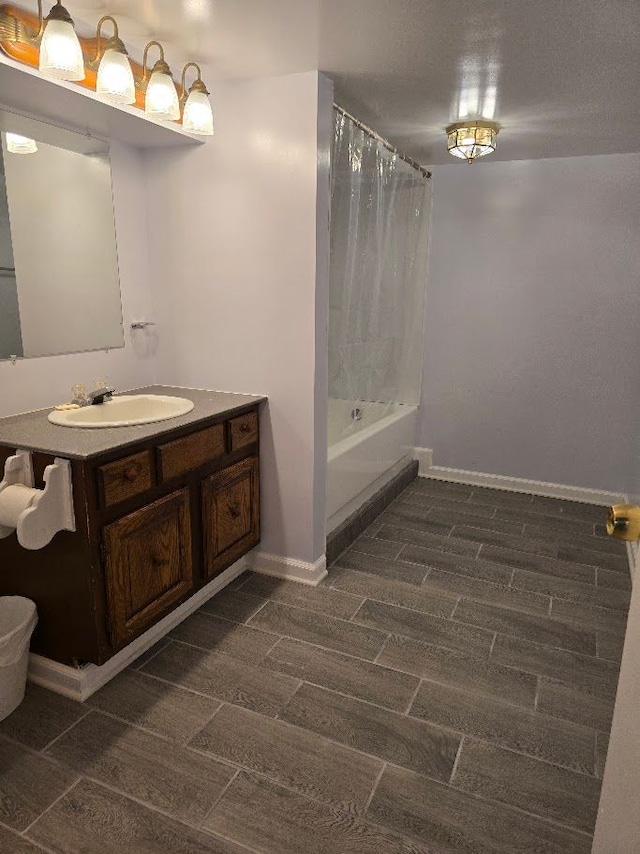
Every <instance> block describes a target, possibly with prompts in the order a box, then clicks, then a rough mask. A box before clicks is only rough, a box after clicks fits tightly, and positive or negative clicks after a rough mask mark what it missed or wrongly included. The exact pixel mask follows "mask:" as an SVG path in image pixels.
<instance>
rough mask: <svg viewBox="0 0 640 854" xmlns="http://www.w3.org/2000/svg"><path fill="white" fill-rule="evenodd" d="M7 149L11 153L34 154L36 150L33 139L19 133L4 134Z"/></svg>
mask: <svg viewBox="0 0 640 854" xmlns="http://www.w3.org/2000/svg"><path fill="white" fill-rule="evenodd" d="M5 138H6V141H7V151H9V152H10V153H11V154H35V153H36V151H37V150H38V146H37V145H36V141H35V139H31V138H30V137H28V136H21V135H20V134H19V133H9V132H8V131H7V134H6V137H5Z"/></svg>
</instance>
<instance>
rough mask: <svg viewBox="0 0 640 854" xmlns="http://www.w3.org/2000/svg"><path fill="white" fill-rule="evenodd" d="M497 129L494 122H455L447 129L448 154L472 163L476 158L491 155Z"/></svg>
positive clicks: (494, 146) (493, 149) (494, 145)
mask: <svg viewBox="0 0 640 854" xmlns="http://www.w3.org/2000/svg"><path fill="white" fill-rule="evenodd" d="M499 129H500V128H499V127H498V125H497V124H496V123H495V122H487V121H465V122H457V123H456V124H454V125H450V126H449V127H448V128H447V149H448V151H449V154H452V155H453V156H454V157H459V158H461V159H462V160H466V161H467V163H473V161H474V160H477V158H478V157H485V156H486V155H487V154H493V152H494V151H495V150H496V137H497V135H498V131H499Z"/></svg>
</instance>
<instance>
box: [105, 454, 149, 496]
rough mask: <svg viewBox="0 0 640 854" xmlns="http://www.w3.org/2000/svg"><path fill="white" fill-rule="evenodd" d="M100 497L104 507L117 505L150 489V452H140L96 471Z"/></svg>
mask: <svg viewBox="0 0 640 854" xmlns="http://www.w3.org/2000/svg"><path fill="white" fill-rule="evenodd" d="M98 480H99V484H100V496H101V498H102V503H103V504H104V506H105V507H111V506H112V505H113V504H119V503H120V502H121V501H125V500H126V499H127V498H133V497H134V496H135V495H141V494H142V493H143V492H147V490H149V489H151V487H152V485H153V475H152V468H151V452H150V451H142V452H141V453H139V454H133V455H132V456H130V457H125V458H124V459H122V460H116V461H115V462H114V463H108V464H107V465H106V466H100V468H99V469H98Z"/></svg>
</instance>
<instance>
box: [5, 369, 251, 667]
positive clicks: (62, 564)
mask: <svg viewBox="0 0 640 854" xmlns="http://www.w3.org/2000/svg"><path fill="white" fill-rule="evenodd" d="M139 393H140V394H162V395H178V396H181V397H187V398H190V399H191V400H192V401H193V402H194V404H195V406H194V408H193V410H192V411H191V412H190V413H188V414H187V415H182V416H180V417H177V418H173V419H171V420H168V421H161V422H157V423H154V424H147V425H143V426H132V427H118V428H105V429H86V428H85V429H82V428H80V429H73V428H69V427H62V426H57V425H54V424H50V423H49V422H48V421H47V413H48V410H42V411H39V412H33V413H27V414H25V415H16V416H12V417H9V418H3V419H0V471H1V467H2V466H4V462H5V460H6V459H7V458H8V457H10V456H12V455H13V454H14V453H15V451H16V449H18V448H21V449H24V450H28V451H31V452H32V462H33V468H34V475H35V481H36V482H35V486H40V487H41V486H42V475H43V472H44V470H45V467H46V466H48V465H50V464H51V463H53V460H54V458H55V457H58V458H63V459H67V460H70V462H71V472H72V484H73V505H74V512H75V524H76V530H75V531H74V532H71V531H61V532H59V533H58V534H56V535H55V537H54V538H53V540H52V541H51V542H50V543H49V545H47V546H45V547H44V548H43V549H39V550H36V551H30V550H27V549H24V548H23V547H22V546H20V544H19V543H18V540H17V538H16V536H15V534H12V535H11V536H9V537H7V538H6V539H0V595H11V594H19V595H22V596H27V597H29V598H30V599H33V601H34V602H35V603H36V605H37V607H38V615H39V623H38V627H37V629H36V632H35V634H34V636H33V640H32V645H31V649H32V652H36V653H38V654H40V655H42V656H45V657H46V658H49V659H53V660H54V661H58V662H61V663H63V664H68V665H79V664H83V663H87V662H90V663H93V664H98V665H99V664H103V663H104V662H106V661H107V660H108V659H110V658H111V657H112V656H113V655H115V653H117V652H118V651H119V650H121V649H122V648H124V647H125V646H126V645H127V644H129V643H130V642H131V641H133V640H134V639H135V638H136V637H138V636H139V635H141V634H142V633H143V632H145V631H146V630H147V629H149V628H150V627H151V626H152V625H154V624H155V623H157V622H158V621H159V620H160V619H162V618H163V617H164V616H166V615H167V614H168V613H169V612H170V611H172V610H173V609H174V608H176V607H177V606H178V605H179V604H181V603H182V602H184V601H185V600H187V599H188V598H189V597H190V596H192V595H193V594H194V593H195V592H196V591H198V590H199V589H200V588H202V587H203V586H205V585H206V584H208V583H209V582H211V580H212V579H213V578H214V577H215V576H217V575H219V574H220V573H221V572H223V571H224V570H225V569H226V568H227V567H229V566H230V565H231V564H233V563H234V562H235V561H237V560H238V559H239V558H240V557H242V555H244V554H245V553H246V552H248V551H249V550H250V549H252V548H253V547H254V546H255V545H257V543H258V542H259V540H260V501H259V417H258V416H259V404H260V403H261V402H262V401H263V400H264V398H261V397H255V396H251V395H240V394H227V393H221V392H209V391H200V390H192V389H179V388H167V387H164V386H158V387H152V388H147V389H140V390H139Z"/></svg>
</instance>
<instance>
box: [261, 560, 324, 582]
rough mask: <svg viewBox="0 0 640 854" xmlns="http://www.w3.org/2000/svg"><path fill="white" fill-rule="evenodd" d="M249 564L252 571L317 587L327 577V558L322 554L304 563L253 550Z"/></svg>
mask: <svg viewBox="0 0 640 854" xmlns="http://www.w3.org/2000/svg"><path fill="white" fill-rule="evenodd" d="M250 565H251V569H252V570H253V571H254V572H257V573H259V574H260V575H271V576H272V577H274V578H284V579H286V580H287V581H298V582H300V583H301V584H309V585H310V586H311V587H317V586H318V584H320V582H321V581H322V580H323V579H324V578H326V577H327V575H328V573H327V558H326V556H325V555H323V556H322V557H321V558H320V559H319V560H317V561H316V562H315V563H305V561H302V560H295V559H294V558H289V557H280V556H279V555H270V554H266V553H265V552H253V554H251V555H250Z"/></svg>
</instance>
